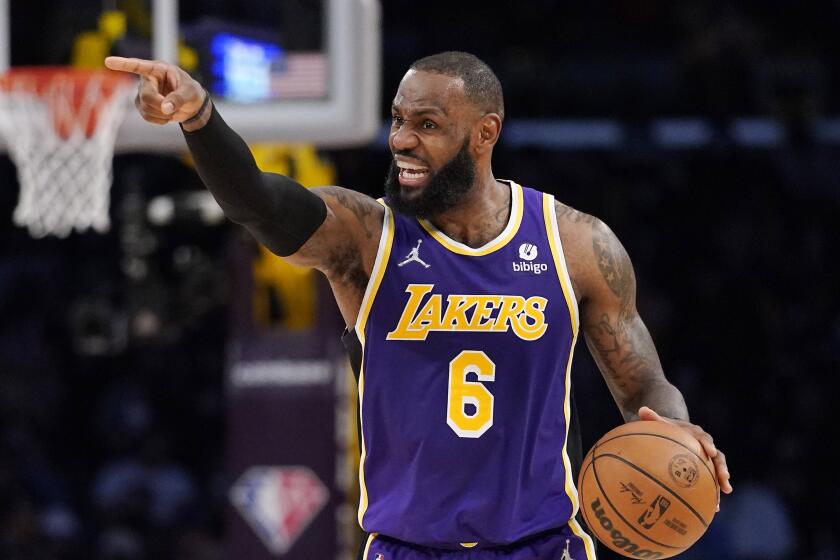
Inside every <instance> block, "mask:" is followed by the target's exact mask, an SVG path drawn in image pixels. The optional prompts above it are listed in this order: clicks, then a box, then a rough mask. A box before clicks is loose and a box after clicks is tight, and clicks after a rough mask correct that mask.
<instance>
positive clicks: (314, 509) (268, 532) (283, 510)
mask: <svg viewBox="0 0 840 560" xmlns="http://www.w3.org/2000/svg"><path fill="white" fill-rule="evenodd" d="M327 500H329V491H328V490H327V488H326V486H324V483H323V482H321V480H320V479H319V478H318V476H317V475H316V474H315V473H314V472H312V470H311V469H309V468H308V467H303V466H282V467H279V466H278V467H266V466H256V467H251V468H249V469H248V470H247V471H245V473H243V475H242V476H241V477H239V480H237V481H236V483H235V484H234V485H233V487H232V488H231V489H230V501H231V503H232V504H233V505H234V507H236V509H237V510H239V513H240V514H242V517H243V518H244V519H245V521H246V522H247V523H248V525H250V526H251V529H253V530H254V533H256V534H257V536H258V537H259V538H260V540H261V541H262V542H263V543H264V544H265V546H266V547H267V548H268V549H269V550H270V551H271V552H272V553H273V554H275V555H277V554H285V553H286V552H287V551H288V550H289V549H290V548H291V547H292V545H293V544H294V543H295V541H297V540H298V538H300V536H301V535H302V534H303V532H304V531H305V530H306V528H307V527H308V526H309V524H310V523H311V522H312V520H313V519H315V516H316V515H317V514H318V512H320V511H321V509H323V507H324V506H325V505H326V503H327Z"/></svg>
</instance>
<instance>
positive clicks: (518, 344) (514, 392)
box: [356, 182, 578, 549]
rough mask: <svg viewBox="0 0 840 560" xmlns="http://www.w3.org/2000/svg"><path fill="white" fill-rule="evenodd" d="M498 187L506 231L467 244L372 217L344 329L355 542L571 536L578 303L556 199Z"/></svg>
mask: <svg viewBox="0 0 840 560" xmlns="http://www.w3.org/2000/svg"><path fill="white" fill-rule="evenodd" d="M510 187H511V215H510V220H509V223H508V225H507V227H506V228H505V229H504V231H503V232H502V233H501V234H500V235H499V236H498V237H497V238H496V239H494V240H492V241H490V242H489V243H487V244H486V245H484V246H483V247H480V248H470V247H468V246H466V245H463V244H461V243H458V242H456V241H453V240H451V239H449V238H448V237H446V236H445V235H444V234H443V233H442V232H440V231H438V230H437V229H435V227H434V226H433V225H432V224H431V223H429V222H426V221H424V220H416V219H414V218H409V217H407V216H403V215H400V214H397V213H395V212H393V211H391V210H390V209H387V210H386V213H385V214H386V216H385V225H384V228H383V235H382V239H381V242H380V246H379V254H378V257H377V261H376V264H375V266H374V270H373V273H372V275H371V279H370V282H369V285H368V288H367V292H366V293H365V297H364V300H363V302H362V307H361V310H360V313H359V320H358V322H357V324H356V332H357V334H358V337H359V340H360V341H361V343H362V348H363V355H362V369H361V374H360V379H359V394H360V406H361V421H362V426H361V432H362V458H361V473H360V483H361V492H362V497H361V503H360V505H359V522H360V523H361V524H362V527H363V528H364V529H365V530H366V531H368V532H371V533H379V534H383V535H388V536H390V537H393V538H396V539H400V540H402V541H406V542H411V543H416V544H421V545H425V546H431V547H437V548H448V549H463V547H479V548H485V547H491V546H498V545H503V544H508V543H512V542H514V541H517V540H520V539H522V538H525V537H528V536H529V535H534V534H536V533H539V532H541V531H546V530H550V529H553V528H557V527H562V526H564V525H566V524H569V523H570V521H571V525H572V526H573V527H575V528H576V529H577V527H576V525H575V523H574V521H573V516H574V514H575V513H576V511H577V493H576V490H575V487H574V481H573V480H572V475H571V467H570V463H569V458H568V454H567V450H566V440H567V432H568V424H569V382H570V380H569V368H570V367H571V360H572V350H573V347H574V344H575V340H576V338H577V330H578V310H577V304H576V302H575V296H574V293H573V292H572V287H571V282H570V281H569V277H568V272H567V270H566V264H565V260H564V257H563V250H562V246H561V243H560V239H559V236H558V235H557V234H556V231H557V227H556V222H555V217H554V216H555V215H554V198H553V197H551V196H550V195H546V194H543V193H540V192H537V191H534V190H532V189H527V188H522V187H520V186H519V185H517V184H516V183H512V182H511V183H510Z"/></svg>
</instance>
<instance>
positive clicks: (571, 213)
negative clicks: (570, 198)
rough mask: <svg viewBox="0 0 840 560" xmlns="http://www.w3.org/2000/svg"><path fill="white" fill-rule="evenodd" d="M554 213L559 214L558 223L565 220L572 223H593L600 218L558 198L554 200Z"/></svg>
mask: <svg viewBox="0 0 840 560" xmlns="http://www.w3.org/2000/svg"><path fill="white" fill-rule="evenodd" d="M554 213H555V214H556V215H557V223H558V225H559V224H560V222H563V221H565V222H569V223H572V224H591V223H593V222H595V221H596V220H597V219H598V218H596V217H595V216H592V215H590V214H587V213H586V212H581V211H580V210H575V209H574V208H572V207H571V206H568V205H566V204H563V203H562V202H559V201H557V200H555V201H554Z"/></svg>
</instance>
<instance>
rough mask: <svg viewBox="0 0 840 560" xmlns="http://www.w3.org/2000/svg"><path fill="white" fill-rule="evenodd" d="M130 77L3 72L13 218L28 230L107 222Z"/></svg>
mask: <svg viewBox="0 0 840 560" xmlns="http://www.w3.org/2000/svg"><path fill="white" fill-rule="evenodd" d="M131 90H132V82H131V81H130V80H122V79H114V78H112V77H108V76H106V75H104V74H103V73H97V72H87V73H84V72H81V71H76V72H73V71H67V70H65V71H63V72H55V73H53V74H51V75H49V76H48V77H46V78H45V77H44V74H43V73H42V74H34V73H33V74H27V73H24V72H21V73H19V74H11V75H10V76H7V77H5V78H4V83H3V87H2V88H0V134H2V135H3V137H4V139H5V141H6V145H7V146H8V150H9V155H10V156H11V158H12V160H13V161H14V162H15V165H16V166H17V170H18V182H19V183H20V195H19V198H18V205H17V207H16V208H15V211H14V221H15V223H16V224H18V225H20V226H25V227H27V228H28V229H29V233H30V234H31V235H32V236H33V237H44V236H47V235H56V236H59V237H66V236H67V235H69V234H70V232H71V231H72V230H74V229H75V230H76V231H79V232H82V231H85V230H87V229H90V228H93V229H94V230H96V231H98V232H104V231H107V230H108V228H109V227H110V220H109V218H108V207H109V203H110V188H111V180H112V160H113V155H114V143H115V141H116V135H117V130H118V128H119V126H120V123H121V122H122V119H123V117H124V115H125V110H126V106H127V104H128V103H127V100H128V99H129V97H130V94H131Z"/></svg>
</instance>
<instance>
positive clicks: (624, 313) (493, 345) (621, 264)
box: [106, 52, 732, 560]
mask: <svg viewBox="0 0 840 560" xmlns="http://www.w3.org/2000/svg"><path fill="white" fill-rule="evenodd" d="M106 64H107V66H108V67H109V68H112V69H115V70H123V71H127V72H134V73H136V74H138V75H139V76H140V77H141V82H140V89H139V94H138V97H137V107H138V109H139V111H140V113H141V114H142V115H143V117H144V118H145V119H146V120H147V121H149V122H152V123H157V124H164V123H168V122H172V121H175V122H179V123H181V126H182V128H183V131H184V134H185V137H186V142H187V146H188V147H189V149H190V151H191V153H192V156H193V158H194V159H195V163H196V167H197V169H198V172H199V174H200V175H201V177H202V179H203V180H204V182H205V184H206V185H207V187H208V188H209V189H210V191H211V192H212V193H213V195H214V196H215V197H216V199H217V200H218V202H219V204H220V205H221V206H222V208H223V209H224V211H225V214H226V215H227V216H228V218H230V219H231V220H233V221H234V222H236V223H239V224H242V225H244V226H245V227H246V228H247V229H248V230H249V231H250V232H251V233H252V234H253V235H254V237H256V238H257V239H258V240H259V241H260V242H261V243H263V244H264V245H266V246H267V247H268V248H269V249H271V250H272V251H274V252H275V253H277V254H278V255H280V256H282V257H285V258H287V259H288V260H289V261H290V262H292V263H295V264H298V265H304V266H311V267H315V268H317V269H318V270H320V271H322V272H323V273H324V274H325V275H326V276H327V278H328V279H329V282H330V285H331V286H332V290H333V293H334V294H335V298H336V301H337V302H338V306H339V308H340V310H341V313H342V315H343V316H344V320H345V321H346V323H347V325H348V331H347V333H346V335H345V339H346V340H347V341H348V347H349V349H350V354H351V358H352V359H353V361H354V362H355V365H356V367H357V372H358V382H359V403H360V407H361V433H362V442H361V448H362V455H361V472H360V477H359V478H360V486H361V503H360V505H359V522H360V523H361V525H362V527H363V529H364V530H365V531H367V532H368V533H369V534H370V536H369V538H368V539H367V542H366V545H365V549H364V551H363V558H364V559H365V560H380V559H381V560H421V559H430V558H447V559H481V560H489V559H502V558H505V559H516V560H525V559H528V560H534V559H537V560H549V559H552V560H556V559H558V558H567V559H572V560H583V559H590V560H591V559H592V558H594V547H593V544H592V541H591V539H590V538H589V537H588V536H587V535H586V534H585V533H584V532H583V531H582V529H581V527H580V526H579V525H578V524H577V522H576V521H575V513H576V511H577V509H578V507H579V504H578V497H577V493H576V491H575V487H574V478H573V474H572V464H571V461H570V457H569V455H570V450H569V447H570V445H572V443H570V439H571V438H570V437H569V428H570V424H572V423H573V420H574V419H573V417H572V416H573V415H572V414H571V409H572V406H571V403H570V398H571V394H570V385H569V380H570V376H569V369H570V367H571V361H572V351H573V349H574V345H575V341H576V340H577V337H578V334H579V332H580V331H582V332H583V334H584V337H585V339H586V343H587V346H588V347H589V349H590V351H591V352H592V355H593V357H594V358H595V361H596V363H597V364H598V367H599V368H600V370H601V372H602V374H603V375H604V377H605V379H606V382H607V385H608V386H609V388H610V390H611V391H612V394H613V396H614V397H615V400H616V402H617V403H618V406H619V408H620V410H621V413H622V414H623V416H624V418H625V420H628V421H629V420H635V419H639V418H641V419H645V420H658V421H665V422H672V423H674V424H677V425H679V426H681V427H682V428H684V429H685V430H687V431H688V432H690V433H691V434H692V435H693V436H694V437H696V438H697V439H698V440H699V441H700V443H701V444H702V446H703V447H704V449H705V450H706V452H707V453H708V454H709V456H710V457H711V458H712V460H713V462H714V464H715V467H716V469H717V476H718V480H719V482H720V486H721V488H722V490H723V491H724V492H730V491H731V490H732V488H731V486H730V484H729V472H728V470H727V466H726V461H725V458H724V455H723V453H722V452H720V451H719V450H717V449H716V448H715V446H714V443H713V442H712V438H711V436H709V435H708V434H707V433H705V432H704V431H703V430H702V429H701V428H700V427H698V426H696V425H694V424H691V423H689V420H688V411H687V410H686V405H685V403H684V401H683V398H682V395H681V394H680V392H679V391H678V390H677V389H676V388H675V387H674V386H673V385H671V384H670V383H669V382H668V381H667V380H666V378H665V376H664V374H663V372H662V367H661V365H660V363H659V358H658V356H657V353H656V350H655V349H654V346H653V342H652V340H651V337H650V335H649V334H648V331H647V328H646V327H645V325H644V323H643V322H642V320H641V318H640V317H639V315H638V313H637V311H636V305H635V301H636V293H635V291H636V281H635V277H634V273H633V268H632V266H631V264H630V259H629V258H628V256H627V253H626V252H625V250H624V248H623V247H622V245H621V243H619V241H618V239H617V238H616V236H615V235H614V234H613V233H612V231H610V229H609V228H608V227H607V226H606V225H605V224H604V223H603V222H601V221H600V220H598V219H596V218H594V217H592V216H589V215H587V214H584V213H582V212H579V211H577V210H574V209H573V208H570V207H568V206H566V205H565V204H562V203H561V202H559V201H557V200H555V199H554V197H553V196H551V195H548V194H543V193H541V192H538V191H536V190H532V189H530V188H526V187H523V186H520V185H519V184H517V183H516V182H514V181H503V180H499V179H496V178H495V177H494V175H493V170H492V168H491V156H492V153H493V147H494V146H495V144H496V142H497V141H498V139H499V133H500V132H501V129H502V122H503V121H504V117H505V113H504V105H503V101H502V89H501V85H500V84H499V81H498V79H497V78H496V76H495V75H494V74H493V72H492V71H491V70H490V68H488V67H487V66H486V65H485V64H484V63H483V62H481V61H480V60H479V59H477V58H476V57H474V56H472V55H470V54H466V53H458V52H447V53H441V54H437V55H434V56H430V57H427V58H423V59H421V60H418V61H417V62H415V63H414V64H413V65H412V66H411V68H410V69H409V70H408V72H407V73H406V74H405V77H404V78H403V79H402V82H401V83H400V85H399V89H398V90H397V93H396V96H395V97H394V100H393V106H392V121H391V122H392V124H391V132H390V137H389V145H390V149H391V153H392V155H393V159H392V161H391V166H390V171H389V173H388V176H387V179H386V183H385V193H386V197H385V199H384V200H381V201H376V200H374V199H371V198H369V197H367V196H365V195H362V194H359V193H357V192H355V191H352V190H347V189H343V188H339V187H325V188H321V189H315V190H311V191H310V190H307V189H305V188H303V187H302V186H300V185H299V184H297V183H296V182H295V181H293V180H291V179H289V178H288V177H283V176H280V175H274V174H270V173H262V172H260V170H259V169H258V168H257V167H256V165H255V163H254V160H253V158H252V157H251V154H250V152H249V150H248V148H247V146H246V145H245V143H244V142H243V141H242V140H241V138H239V136H237V135H236V134H235V133H234V132H233V131H232V130H231V129H230V128H228V127H227V125H226V124H225V122H224V121H223V120H222V117H221V116H220V115H219V114H218V113H217V111H216V110H215V108H214V107H213V104H212V102H211V101H210V99H209V96H208V94H207V93H206V91H205V90H204V89H203V88H202V87H201V85H200V84H198V83H197V82H196V81H195V80H193V79H192V78H191V77H190V76H189V75H188V74H187V73H186V72H184V71H182V70H181V69H179V68H177V67H175V66H172V65H169V64H165V63H162V62H150V61H144V60H138V59H123V58H108V59H107V60H106ZM654 411H655V412H654ZM578 453H579V450H578Z"/></svg>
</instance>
